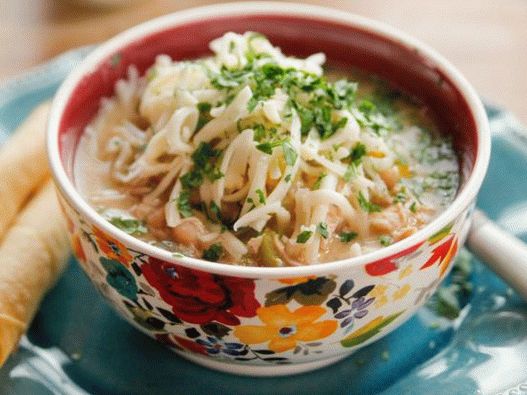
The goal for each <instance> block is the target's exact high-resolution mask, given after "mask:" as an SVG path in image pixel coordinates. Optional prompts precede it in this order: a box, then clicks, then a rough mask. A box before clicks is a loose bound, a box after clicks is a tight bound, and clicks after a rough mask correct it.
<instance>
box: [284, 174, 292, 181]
mask: <svg viewBox="0 0 527 395" xmlns="http://www.w3.org/2000/svg"><path fill="white" fill-rule="evenodd" d="M284 180H285V182H289V181H291V174H288V175H286V176H285V178H284Z"/></svg>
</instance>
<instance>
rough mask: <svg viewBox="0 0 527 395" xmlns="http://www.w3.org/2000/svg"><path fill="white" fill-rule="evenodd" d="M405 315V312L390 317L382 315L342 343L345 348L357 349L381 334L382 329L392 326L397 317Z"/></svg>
mask: <svg viewBox="0 0 527 395" xmlns="http://www.w3.org/2000/svg"><path fill="white" fill-rule="evenodd" d="M403 313H404V310H403V311H400V312H399V313H395V314H392V315H389V316H388V317H383V316H382V315H381V316H379V317H377V318H375V319H374V320H373V321H371V322H370V323H368V324H366V325H365V326H363V327H362V328H360V329H358V330H356V331H355V332H353V333H351V334H350V335H349V336H347V337H346V338H344V339H343V340H341V341H340V343H341V344H342V345H343V346H344V347H355V346H357V345H359V344H361V343H364V342H365V341H367V340H369V339H371V338H372V337H373V336H375V335H377V334H379V333H380V332H381V329H382V328H384V327H385V326H388V325H390V324H391V323H392V322H393V321H395V320H396V319H397V317H399V316H400V315H401V314H403Z"/></svg>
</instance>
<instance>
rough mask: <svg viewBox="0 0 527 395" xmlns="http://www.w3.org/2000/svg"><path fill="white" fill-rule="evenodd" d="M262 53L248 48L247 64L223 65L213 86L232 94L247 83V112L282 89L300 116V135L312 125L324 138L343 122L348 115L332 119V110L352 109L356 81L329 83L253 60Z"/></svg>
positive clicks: (213, 81)
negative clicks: (232, 66) (231, 68)
mask: <svg viewBox="0 0 527 395" xmlns="http://www.w3.org/2000/svg"><path fill="white" fill-rule="evenodd" d="M263 55H264V54H256V53H254V51H253V50H249V51H248V53H247V60H248V64H247V65H246V66H245V67H244V68H243V69H238V70H230V69H227V68H225V67H224V68H222V69H221V71H220V72H219V73H214V74H213V75H211V83H212V85H213V86H214V87H215V88H217V89H220V90H226V91H227V92H230V93H231V94H233V95H235V94H236V93H237V92H238V91H239V90H240V89H242V88H243V87H244V86H249V87H250V88H251V90H252V92H253V96H252V98H251V99H250V100H249V103H248V106H247V107H248V110H249V111H250V112H252V111H253V110H254V109H255V108H256V106H257V105H258V103H260V102H262V101H264V100H267V99H268V98H270V97H272V96H273V95H274V94H275V91H276V89H277V88H280V89H282V90H283V91H284V92H285V93H286V94H287V95H288V96H289V98H290V100H289V102H288V104H289V106H290V107H291V108H292V109H295V110H296V113H297V114H298V116H299V118H300V122H301V132H302V135H303V136H305V135H306V134H307V133H308V132H309V131H310V130H311V129H312V128H314V129H316V130H317V131H318V133H319V135H320V137H321V138H322V139H327V138H328V137H330V136H332V135H333V134H334V133H335V132H336V131H337V130H338V129H340V128H342V127H344V126H345V125H346V123H347V122H348V119H347V118H339V119H337V120H336V121H333V111H334V110H341V109H344V108H346V109H351V107H352V104H353V103H354V102H355V92H356V90H357V84H356V83H353V82H348V81H346V80H340V81H337V82H335V83H331V82H328V81H327V79H326V78H325V77H323V76H317V75H315V74H311V73H309V72H306V71H302V70H298V69H294V68H284V67H281V66H280V65H278V64H276V63H273V62H272V61H270V62H266V63H264V64H257V63H256V62H254V60H255V59H257V58H258V57H262V56H263ZM257 141H260V140H257Z"/></svg>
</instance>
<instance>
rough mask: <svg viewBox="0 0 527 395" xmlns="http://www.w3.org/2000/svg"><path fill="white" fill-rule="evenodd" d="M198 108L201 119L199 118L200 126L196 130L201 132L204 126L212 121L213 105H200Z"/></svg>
mask: <svg viewBox="0 0 527 395" xmlns="http://www.w3.org/2000/svg"><path fill="white" fill-rule="evenodd" d="M197 107H198V111H199V118H198V125H197V126H196V130H200V129H201V128H202V127H203V126H205V125H206V124H207V123H208V122H209V121H210V120H211V119H212V117H211V115H210V110H211V108H212V105H211V104H210V103H198V104H197Z"/></svg>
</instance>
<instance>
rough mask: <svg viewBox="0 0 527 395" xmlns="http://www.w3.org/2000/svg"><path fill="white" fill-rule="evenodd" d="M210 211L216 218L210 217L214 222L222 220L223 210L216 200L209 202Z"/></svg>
mask: <svg viewBox="0 0 527 395" xmlns="http://www.w3.org/2000/svg"><path fill="white" fill-rule="evenodd" d="M209 209H210V212H211V213H212V214H213V215H214V217H215V218H210V219H211V220H212V221H213V222H215V221H220V222H221V210H220V208H219V207H218V205H217V204H216V202H215V201H214V200H213V201H211V202H210V204H209Z"/></svg>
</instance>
